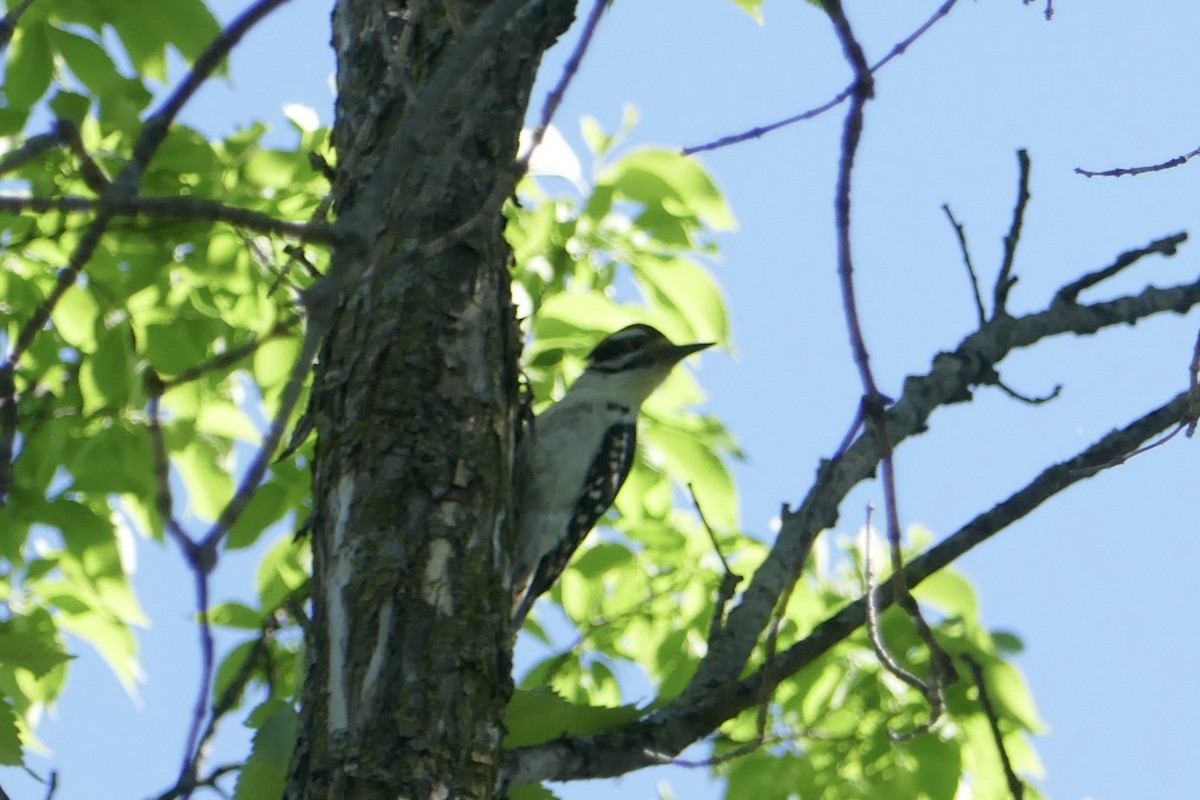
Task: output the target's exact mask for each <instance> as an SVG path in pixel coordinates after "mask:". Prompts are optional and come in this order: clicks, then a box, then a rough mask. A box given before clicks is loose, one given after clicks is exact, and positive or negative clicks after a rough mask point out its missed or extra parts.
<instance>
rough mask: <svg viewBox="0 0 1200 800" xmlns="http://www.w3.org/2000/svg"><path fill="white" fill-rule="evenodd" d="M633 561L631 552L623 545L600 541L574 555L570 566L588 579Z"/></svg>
mask: <svg viewBox="0 0 1200 800" xmlns="http://www.w3.org/2000/svg"><path fill="white" fill-rule="evenodd" d="M631 561H633V553H631V552H629V548H628V547H626V546H625V545H621V544H614V543H612V542H601V543H599V544H597V545H595V546H593V547H590V548H588V549H587V550H585V551H584V552H583V553H582V554H580V555H578V556H576V557H575V559H574V560H573V561H572V562H571V563H572V566H573V567H574V568H575V569H576V570H578V571H579V573H580V574H581V575H583V576H585V577H587V578H588V579H589V580H593V579H595V578H599V577H600V576H602V575H603V574H604V573H606V572H608V571H610V570H613V569H616V568H617V567H620V566H622V565H624V564H628V563H629V562H631Z"/></svg>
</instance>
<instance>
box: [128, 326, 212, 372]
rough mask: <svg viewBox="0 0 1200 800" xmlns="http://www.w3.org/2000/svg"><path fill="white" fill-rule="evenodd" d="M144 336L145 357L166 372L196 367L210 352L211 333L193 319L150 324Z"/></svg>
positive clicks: (158, 368) (152, 364)
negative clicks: (205, 331) (208, 349)
mask: <svg viewBox="0 0 1200 800" xmlns="http://www.w3.org/2000/svg"><path fill="white" fill-rule="evenodd" d="M144 338H145V348H146V350H145V352H146V358H148V359H149V360H150V364H151V366H153V367H154V368H155V369H156V370H158V371H159V372H161V373H163V374H164V375H176V374H178V373H180V372H183V371H184V370H186V369H189V368H191V367H194V366H196V365H197V364H199V363H200V362H201V361H203V360H204V357H205V355H206V353H207V346H208V336H207V335H205V333H202V332H201V326H198V325H196V324H195V323H194V322H191V321H187V322H185V321H183V320H180V321H178V322H176V323H173V324H167V323H155V324H152V325H147V326H146V328H145V333H144Z"/></svg>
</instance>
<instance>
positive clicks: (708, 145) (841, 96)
mask: <svg viewBox="0 0 1200 800" xmlns="http://www.w3.org/2000/svg"><path fill="white" fill-rule="evenodd" d="M957 2H958V0H947V2H945V3H942V5H941V6H939V7H938V9H937V11H934V12H933V15H932V16H930V17H929V19H927V20H925V22H924V23H922V25H921V26H920V27H919V28H917V29H916V30H915V31H913V32H912V33H911V34H909V35H908V36H907V37H906V38H904V39H901V40H900V41H899V42H897V43H896V46H895V47H893V48H892V49H891V50H890V51H889V52H888V54H887V55H886V56H884V57H883V58H881V59H879V60H878V61H876V62H875V63H874V64H872V65H871V68H870V72H871V73H872V74H874V73H876V72H878V71H879V70H880V69H882V68H883V67H884V66H885V65H886V64H887V63H888V62H889V61H891V60H892V59H893V58H895V57H896V56H899V55H903V54H904V52H905V51H906V50H908V48H909V47H911V46H912V44H913V42H915V41H917V39H920V38H921V37H922V36H924V35H925V32H926V31H928V30H929V29H930V28H932V27H933V25H934V23H935V22H937V21H938V20H940V19H941V18H942V17H944V16H946V15H947V14H949V13H950V9H952V8H954V4H955V3H957ZM857 85H858V77H857V76H856V77H855V79H854V80H853V81H852V82H851V83H850V85H849V86H847V87H846V88H845V89H843V90H842V91H840V92H838V93H837V94H836V95H834V96H833V98H832V99H830V100H827V101H826V102H824V103H822V104H821V105H819V106H816V107H815V108H810V109H809V110H808V111H804V112H802V113H800V114H795V115H793V116H790V117H787V118H786V119H781V120H779V121H777V122H772V123H770V124H768V125H763V126H760V127H757V128H751V129H750V130H748V131H743V132H742V133H734V134H730V135H728V136H722V137H721V138H719V139H715V140H714V141H711V142H705V143H704V144H698V145H693V146H691V147H685V148H683V154H684V155H685V156H690V155H695V154H696V153H703V152H706V151H708V150H719V149H720V148H722V147H729V146H730V145H734V144H740V143H742V142H746V141H749V140H750V139H759V138H761V137H763V136H765V135H767V134H768V133H774V132H775V131H777V130H779V129H780V128H786V127H787V126H789V125H795V124H796V123H798V122H804V121H805V120H810V119H812V118H813V117H819V116H820V115H822V114H824V113H825V112H826V111H829V110H831V109H834V108H837V107H838V106H839V105H841V104H842V103H844V102H845V101H846V99H847V98H849V97H850V95H851V94H853V93H854V89H855V87H856V86H857Z"/></svg>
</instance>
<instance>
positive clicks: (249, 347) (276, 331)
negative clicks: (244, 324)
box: [163, 317, 300, 390]
mask: <svg viewBox="0 0 1200 800" xmlns="http://www.w3.org/2000/svg"><path fill="white" fill-rule="evenodd" d="M299 324H300V320H299V319H298V318H295V317H293V318H291V319H286V320H282V321H280V322H277V323H275V325H274V326H273V327H272V328H271V329H270V330H269V331H267V332H266V333H264V334H263V335H262V336H259V337H257V338H255V339H252V340H251V341H249V342H246V343H245V344H244V345H241V346H240V347H235V348H233V349H232V350H227V351H225V352H224V353H221V354H220V355H217V356H214V357H213V358H210V359H209V360H208V361H205V362H204V363H202V364H197V365H196V366H194V367H190V368H188V369H185V370H184V371H183V372H180V373H179V374H178V375H176V376H174V377H173V378H171V379H170V380H167V381H163V386H164V388H165V389H168V390H170V389H174V388H175V387H177V386H182V385H183V384H185V383H189V382H191V381H194V380H196V379H197V378H200V377H202V376H204V375H206V374H208V373H209V372H216V371H217V370H221V369H226V368H228V367H232V366H233V365H235V364H237V363H238V362H239V361H241V360H242V359H244V358H248V357H249V356H252V355H254V353H256V352H257V351H258V349H259V348H260V347H262V346H263V345H264V344H266V343H267V342H269V341H272V340H273V339H278V338H279V337H280V336H283V335H284V334H286V333H289V332H290V331H292V330H293V329H294V328H296V327H297V326H298V325H299Z"/></svg>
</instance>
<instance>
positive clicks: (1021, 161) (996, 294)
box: [992, 149, 1029, 318]
mask: <svg viewBox="0 0 1200 800" xmlns="http://www.w3.org/2000/svg"><path fill="white" fill-rule="evenodd" d="M1017 164H1018V165H1019V166H1020V177H1019V178H1018V179H1017V204H1016V206H1015V207H1014V208H1013V219H1012V225H1011V226H1010V227H1009V229H1008V234H1007V235H1005V237H1004V260H1003V261H1001V263H1000V272H999V274H998V275H997V276H996V285H995V287H994V289H993V294H992V317H993V318H995V317H999V316H1000V315H1007V314H1008V292H1009V290H1011V289H1012V287H1013V284H1014V283H1016V282H1017V279H1016V278H1014V277H1013V276H1012V268H1013V261H1014V260H1015V259H1016V255H1017V242H1018V241H1020V239H1021V226H1022V224H1023V223H1024V221H1025V208H1026V206H1027V205H1029V153H1027V152H1026V151H1025V150H1023V149H1022V150H1018V151H1017Z"/></svg>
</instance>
